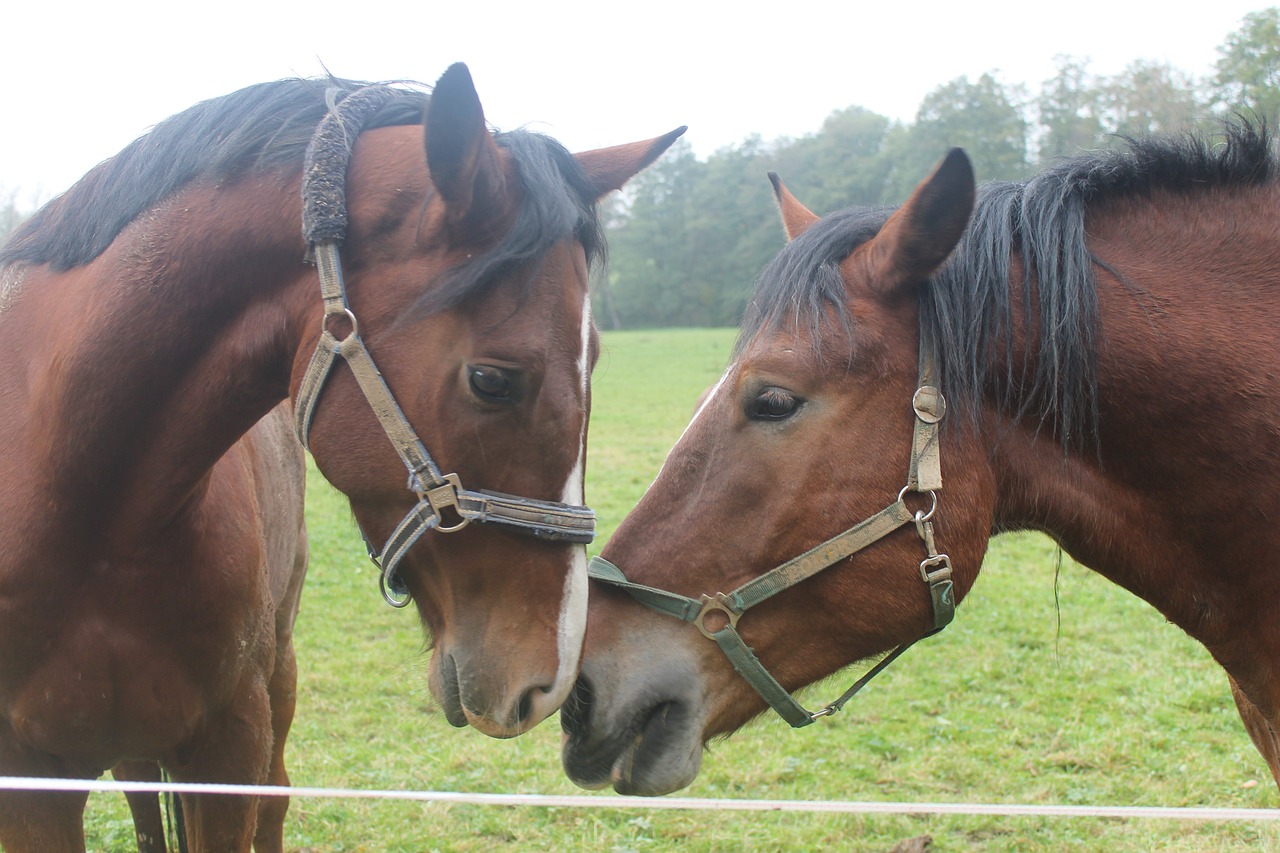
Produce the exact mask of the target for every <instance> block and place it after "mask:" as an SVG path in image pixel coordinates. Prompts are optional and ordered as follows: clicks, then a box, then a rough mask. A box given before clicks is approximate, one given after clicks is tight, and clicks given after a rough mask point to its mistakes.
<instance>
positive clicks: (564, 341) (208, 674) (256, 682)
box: [0, 65, 679, 853]
mask: <svg viewBox="0 0 1280 853" xmlns="http://www.w3.org/2000/svg"><path fill="white" fill-rule="evenodd" d="M331 106H332V107H333V110H332V112H330V107H331ZM678 135H679V131H676V132H673V133H670V134H667V135H666V136H663V137H659V138H657V139H654V140H651V141H648V142H641V143H635V144H632V145H624V146H619V147H616V148H608V149H601V150H597V151H592V152H587V153H583V154H579V155H576V156H575V155H571V154H569V153H568V152H567V151H565V150H564V148H563V147H561V146H560V145H559V144H558V143H556V142H554V141H553V140H550V139H548V138H546V137H543V136H540V135H537V134H532V133H527V132H515V133H508V134H496V135H495V134H492V133H490V131H489V130H488V128H487V127H486V125H485V121H484V115H483V111H482V109H481V106H480V102H479V99H478V97H477V96H476V92H475V88H474V86H473V85H472V82H471V78H470V75H469V73H468V72H467V70H466V68H465V67H464V66H461V65H457V66H453V67H451V68H450V69H449V70H448V71H446V72H445V74H444V75H443V76H442V77H441V79H440V81H439V82H438V83H437V85H436V87H435V89H434V92H433V94H432V95H431V96H430V97H428V95H427V94H425V93H424V92H422V91H419V90H415V89H411V88H407V87H386V86H368V85H365V84H354V83H350V82H346V81H340V80H320V81H306V80H289V81H281V82H277V83H267V84H261V85H258V86H253V87H250V88H248V89H245V90H242V91H240V92H237V93H234V94H232V95H229V96H226V97H224V98H219V99H215V100H212V101H207V102H204V103H201V104H198V105H196V106H195V107H192V108H191V109H189V110H187V111H186V112H183V113H180V114H179V115H177V116H174V117H173V118H171V119H168V120H166V121H165V122H162V123H161V124H159V125H157V127H156V128H155V129H154V130H153V131H151V132H150V133H148V134H147V135H146V136H144V137H142V138H140V139H139V140H138V141H136V142H135V143H133V144H132V145H130V146H129V147H127V148H126V149H124V150H123V151H122V152H120V154H118V155H117V156H116V157H114V158H112V159H110V160H108V161H106V162H104V163H103V164H101V165H100V166H98V167H97V168H95V169H94V170H93V171H91V172H90V173H89V174H88V175H86V176H85V178H83V179H82V180H81V181H80V182H79V183H78V184H77V185H76V186H74V187H73V188H72V189H70V190H69V191H68V192H67V193H66V194H64V195H63V196H61V197H60V198H58V199H55V200H54V201H53V202H51V203H50V204H49V205H47V206H46V207H45V208H44V209H43V210H41V211H40V212H38V213H37V214H36V215H35V216H34V217H33V218H32V219H31V220H30V221H28V222H27V223H26V224H25V225H24V226H23V228H22V229H21V230H20V231H19V232H18V233H17V234H16V235H14V237H13V238H12V239H11V240H10V241H9V242H8V243H7V244H6V245H5V247H4V248H3V251H0V284H2V285H3V287H2V289H0V332H3V334H0V350H2V351H3V354H4V357H5V358H6V360H7V364H8V369H7V370H6V371H4V374H3V376H2V377H0V412H3V415H0V417H3V419H4V425H5V435H6V441H5V442H4V446H3V448H0V466H3V468H2V470H3V471H4V477H3V478H2V481H3V484H4V485H3V487H0V523H2V524H3V525H4V529H5V534H6V543H7V547H6V549H5V552H4V555H3V556H2V557H0V775H4V776H57V777H65V776H70V777H77V778H93V777H96V776H97V775H99V774H101V773H102V772H103V771H105V770H107V769H109V768H112V767H117V768H118V770H119V773H120V774H121V775H123V776H126V777H137V776H141V777H144V778H154V775H155V773H156V768H157V767H163V768H164V769H165V770H167V771H168V772H169V774H170V775H171V776H172V778H173V779H174V780H176V781H180V782H228V783H272V784H287V782H288V777H287V774H286V772H285V768H284V763H283V749H284V742H285V737H286V735H287V732H288V728H289V724H290V722H291V717H292V713H293V700H294V689H295V678H294V672H295V670H294V661H293V652H292V646H291V632H292V624H293V617H294V614H295V612H296V609H297V603H298V597H299V590H300V587H301V584H302V580H303V575H304V571H305V564H306V559H305V555H306V547H305V535H304V532H303V526H302V513H301V505H302V489H303V470H304V469H303V465H302V459H303V456H302V451H301V448H300V446H299V442H298V438H297V437H296V435H295V433H298V434H301V435H303V437H304V439H305V440H306V441H308V442H309V445H310V449H311V451H312V454H313V456H314V458H315V461H316V464H317V466H318V467H319V468H320V470H321V471H322V472H323V473H324V475H325V476H326V477H327V478H329V479H330V480H331V481H332V482H333V483H334V484H335V485H336V486H337V487H338V488H339V489H341V490H342V491H344V492H345V493H346V494H347V495H348V497H349V498H350V501H351V506H352V510H353V512H354V514H355V516H356V519H357V521H358V522H359V524H360V526H361V528H362V530H363V532H364V535H365V536H366V538H367V539H368V541H369V542H370V543H372V548H371V550H373V551H375V552H376V553H377V554H378V555H379V557H380V558H381V559H382V565H383V567H384V575H383V581H384V584H385V585H386V586H387V590H386V592H387V595H388V597H389V598H390V599H391V600H394V601H396V602H397V603H403V602H405V601H406V600H408V599H412V601H413V602H414V603H415V604H416V606H417V608H418V610H419V613H420V614H421V616H422V619H423V621H424V623H425V624H426V626H427V628H428V630H429V631H430V632H431V634H432V636H433V639H434V648H435V652H434V655H433V658H432V666H431V678H430V681H431V686H432V689H433V691H434V692H435V694H436V696H437V697H438V699H439V701H440V703H441V705H442V706H443V708H444V710H445V713H446V714H447V716H448V718H449V719H450V721H451V722H454V723H455V724H458V725H464V724H466V723H468V722H469V723H472V724H473V725H475V726H476V727H478V728H480V729H481V730H483V731H485V732H487V733H489V734H492V735H496V736H510V735H515V734H519V733H520V732H522V731H525V730H526V729H528V728H529V727H531V726H532V725H534V724H536V723H537V722H538V721H539V720H541V719H542V718H543V717H545V716H546V715H547V714H549V713H550V712H551V711H552V710H554V709H555V708H556V707H557V706H558V705H559V704H560V702H561V700H562V699H563V698H564V696H565V695H566V694H567V693H568V692H569V690H570V688H571V686H572V684H573V682H574V678H575V676H576V671H577V662H578V655H579V651H580V646H581V642H582V632H583V626H584V623H585V608H586V583H587V582H586V559H585V552H584V546H583V544H582V542H583V540H585V539H586V538H589V537H590V535H591V532H592V529H593V519H592V517H591V515H590V512H589V511H588V510H586V509H585V507H583V506H581V504H582V503H583V495H582V477H583V466H584V464H585V459H584V453H585V451H584V448H585V439H586V424H587V416H588V410H589V403H590V397H589V385H588V377H589V372H590V369H591V365H592V363H593V361H594V359H595V355H596V349H597V342H596V335H595V330H594V327H593V324H592V322H591V317H590V312H589V301H588V295H587V277H588V268H589V265H590V263H591V262H592V261H594V260H595V259H596V258H597V257H598V256H599V255H600V250H601V239H600V229H599V225H598V222H597V219H596V216H595V202H596V201H597V200H598V199H599V198H600V197H601V196H602V195H604V194H605V193H608V192H610V191H612V190H615V189H617V188H618V187H620V186H621V185H622V184H623V183H624V182H625V181H626V180H627V179H628V178H629V177H631V176H632V175H634V174H635V173H636V172H638V171H639V170H640V169H642V168H643V167H644V166H645V165H647V164H648V163H649V162H651V161H652V160H653V159H654V158H656V157H657V156H658V155H659V154H660V153H661V152H662V151H663V150H664V149H665V148H666V147H667V146H668V145H669V144H670V143H671V142H672V141H673V140H674V139H675V138H676V136H678ZM304 196H305V198H304ZM300 223H303V224H304V226H305V229H306V230H305V233H304V230H303V227H300ZM295 403H296V405H293V404H295ZM419 433H421V435H422V438H421V439H419V438H418V434H419ZM406 466H408V468H407V469H406ZM406 484H408V486H409V488H406ZM436 527H439V528H441V529H442V530H443V529H445V528H448V529H450V530H453V531H454V532H452V533H447V534H446V533H442V532H439V531H436V530H435V529H434V528H436ZM371 577H376V574H372V573H371ZM85 800H86V796H85V795H84V794H42V793H36V792H25V793H23V792H18V793H0V846H3V847H4V849H5V850H7V851H11V853H18V851H32V850H40V851H50V850H55V851H63V850H73V851H74V850H82V849H83V848H84V836H83V829H82V812H83V808H84V804H85ZM182 802H183V805H184V811H185V815H186V826H187V837H188V839H189V840H190V842H191V844H192V847H193V848H194V849H216V850H244V849H247V848H248V847H249V845H250V844H251V843H253V844H254V846H256V848H257V849H258V850H279V849H281V847H282V837H281V835H282V824H283V819H284V810H285V808H286V805H287V801H286V800H283V799H272V800H270V801H269V802H268V801H264V803H263V804H262V805H261V807H259V804H258V802H257V801H256V800H255V799H254V798H250V797H238V796H184V797H183V798H182ZM153 821H154V815H152V816H151V819H150V820H149V821H144V822H143V823H145V824H147V826H141V825H140V830H143V831H145V832H146V833H147V834H149V835H150V834H154V833H152V832H151V831H150V829H151V823H152V822H153ZM162 848H163V842H160V843H159V847H158V849H162Z"/></svg>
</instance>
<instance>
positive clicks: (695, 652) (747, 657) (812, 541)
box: [561, 124, 1280, 794]
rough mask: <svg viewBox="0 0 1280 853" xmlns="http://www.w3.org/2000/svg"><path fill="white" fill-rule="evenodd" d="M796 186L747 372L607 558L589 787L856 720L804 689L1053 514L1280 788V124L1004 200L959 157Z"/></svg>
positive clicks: (1128, 151) (1048, 180)
mask: <svg viewBox="0 0 1280 853" xmlns="http://www.w3.org/2000/svg"><path fill="white" fill-rule="evenodd" d="M775 189H776V192H777V195H778V199H779V204H780V207H781V210H782V218H783V223H784V225H785V227H786V230H787V232H788V234H789V236H790V237H791V240H790V242H789V243H788V244H787V245H786V246H785V247H784V249H783V250H782V251H781V252H780V253H779V255H778V256H777V257H776V258H775V259H774V260H773V261H772V262H771V264H770V265H769V266H768V267H767V268H766V269H765V270H764V272H763V274H762V275H761V278H760V280H759V282H758V284H757V288H756V291H755V293H754V296H753V298H752V300H751V302H750V305H749V308H748V312H747V316H746V318H745V320H744V323H743V327H742V331H741V336H740V339H739V343H738V346H737V348H736V351H735V353H734V356H733V359H732V361H731V363H730V365H729V367H728V369H727V370H726V372H725V373H724V375H723V377H722V379H721V380H720V382H719V384H718V385H717V386H716V387H715V389H714V390H713V391H712V393H711V394H710V395H709V396H708V398H707V399H706V401H705V403H704V404H703V405H702V407H701V408H700V410H699V411H698V413H697V414H696V415H695V417H694V419H693V421H692V422H691V423H690V425H689V426H688V428H687V430H686V431H685V433H684V435H683V436H682V438H681V439H680V440H679V442H678V443H677V444H676V446H675V447H674V448H673V449H672V451H671V453H670V455H669V456H668V458H667V460H666V462H665V464H664V466H663V468H662V470H661V472H660V473H659V475H658V477H657V479H656V480H655V481H654V483H653V485H652V486H651V488H650V489H649V490H648V491H647V492H646V494H645V495H644V497H643V498H642V500H641V501H640V503H639V504H638V506H637V507H636V508H635V510H634V511H633V512H632V513H631V514H630V515H629V516H628V517H627V518H626V520H625V521H624V522H623V524H622V525H621V526H620V527H619V528H618V530H617V532H616V533H615V535H614V536H613V538H612V539H611V540H610V542H609V543H608V545H607V546H606V548H605V549H604V552H603V555H602V558H603V559H601V560H599V561H597V562H593V565H592V577H593V578H594V579H596V580H597V581H598V582H597V583H595V584H593V592H592V604H591V612H590V617H589V620H588V629H587V643H586V647H585V650H584V655H583V663H582V674H581V676H580V680H579V684H578V687H577V689H576V690H575V693H574V696H573V697H571V699H570V701H569V702H568V703H566V706H565V710H564V711H563V712H562V714H561V720H562V725H563V728H564V731H565V744H564V750H563V760H564V766H565V769H566V771H567V772H568V774H569V775H570V777H572V778H573V779H574V780H575V781H576V782H578V783H579V784H581V785H584V786H588V787H598V786H604V785H607V784H610V783H612V784H613V786H614V788H615V789H617V790H618V791H620V792H624V793H638V794H662V793H666V792H669V791H673V790H676V789H678V788H680V787H682V786H685V785H687V784H689V783H690V781H692V780H693V778H694V777H695V776H696V774H697V772H698V769H699V766H700V762H701V756H702V749H703V745H704V743H705V742H706V741H707V740H708V739H710V738H712V737H714V736H716V735H720V734H725V733H728V732H732V731H734V730H736V729H738V728H739V727H741V726H742V725H743V724H745V723H746V722H747V721H748V720H749V719H750V718H752V717H754V716H756V715H757V714H758V713H760V712H761V711H762V710H763V709H765V708H766V707H767V706H772V707H774V708H775V709H777V710H778V711H779V713H780V714H782V715H783V716H784V717H785V718H786V719H787V720H788V721H789V722H791V723H792V725H796V726H802V725H807V724H809V723H811V722H813V721H815V720H817V719H819V718H820V717H822V716H824V715H826V714H829V713H833V712H834V711H836V710H838V709H839V707H840V706H841V705H842V704H843V703H844V701H846V700H847V698H848V697H849V696H850V695H851V694H852V693H853V692H855V691H856V689H857V688H858V687H859V686H860V685H861V684H862V683H865V680H863V679H860V680H859V681H858V682H857V683H856V684H855V685H854V687H853V688H851V689H850V691H849V693H846V694H845V696H842V697H840V699H838V700H836V701H835V702H832V703H831V704H830V705H828V706H826V707H823V708H819V709H817V710H815V711H810V710H807V709H805V708H804V707H803V706H802V705H800V704H799V703H798V702H797V701H796V700H795V699H794V698H793V697H792V696H791V695H790V694H791V692H792V691H795V690H796V689H798V688H800V687H802V686H804V685H806V684H810V683H812V682H814V681H816V680H818V679H820V678H822V677H824V676H826V675H828V674H830V673H832V672H834V671H835V670H837V669H839V668H841V667H843V666H845V665H847V664H849V663H851V662H853V661H856V660H861V659H864V658H868V657H870V656H873V655H876V654H880V653H883V652H886V651H888V650H891V651H890V657H892V656H894V655H896V654H898V653H899V652H901V651H902V650H903V649H905V648H906V646H908V645H910V644H911V643H912V642H914V641H915V640H917V639H920V638H921V637H923V636H926V635H929V634H931V633H935V632H937V631H939V630H941V629H943V628H944V627H945V625H946V624H947V622H949V621H950V620H951V618H952V616H953V615H954V611H955V604H956V602H957V601H958V600H960V599H963V597H964V595H965V594H966V593H967V592H968V590H969V589H970V588H971V587H972V585H973V583H974V579H975V577H976V575H977V573H978V570H979V567H980V565H981V561H982V557H983V554H984V553H985V549H986V544H987V540H988V538H989V537H990V536H991V535H992V534H993V533H996V532H1001V531H1009V530H1020V529H1032V530H1042V531H1046V532H1048V533H1049V534H1050V535H1052V536H1053V537H1054V538H1055V539H1056V540H1057V541H1058V542H1059V543H1061V545H1062V546H1063V547H1064V548H1065V549H1066V550H1067V551H1068V552H1069V553H1071V554H1072V555H1073V556H1074V557H1075V558H1077V559H1078V560H1079V561H1080V562H1082V563H1084V564H1085V565H1088V566H1090V567H1092V568H1093V569H1095V570H1096V571H1098V572H1100V573H1102V574H1103V575H1105V576H1106V577H1108V578H1109V579H1111V580H1112V581H1114V582H1116V583H1118V584H1120V585H1122V586H1124V587H1125V588H1127V589H1129V590H1131V591H1132V592H1134V593H1135V594H1137V595H1139V596H1141V597H1142V598H1144V599H1145V600H1147V601H1148V602H1150V603H1151V604H1153V605H1154V606H1155V607H1156V608H1158V609H1159V610H1160V612H1162V613H1163V614H1164V615H1165V616H1166V617H1167V618H1168V619H1170V620H1171V621H1172V622H1174V623H1176V624H1178V625H1180V626H1181V627H1182V628H1184V629H1185V630H1186V631H1187V632H1188V633H1189V634H1191V635H1192V636H1194V637H1195V638H1197V639H1198V640H1199V641H1200V642H1202V643H1203V644H1204V645H1205V646H1206V647H1207V648H1208V650H1209V651H1210V652H1211V653H1212V654H1213V656H1214V657H1215V658H1216V659H1217V661H1218V662H1219V663H1220V664H1221V665H1222V666H1223V667H1224V668H1225V669H1226V671H1227V674H1228V677H1229V679H1230V683H1231V689H1232V693H1233V695H1234V697H1235V700H1236V704H1237V706H1238V708H1239V711H1240V714H1241V716H1242V717H1243V719H1244V722H1245V725H1246V728H1247V729H1248V731H1249V733H1250V735H1251V736H1252V738H1253V740H1254V743H1255V744H1256V745H1257V747H1258V749H1259V750H1260V751H1261V753H1262V755H1263V756H1264V758H1265V759H1266V761H1267V763H1268V764H1269V766H1270V768H1271V771H1272V774H1273V775H1275V776H1276V777H1277V781H1278V782H1280V741H1278V740H1277V734H1276V733H1277V730H1278V728H1280V618H1277V615H1278V614H1280V576H1278V575H1277V574H1276V573H1275V572H1274V571H1273V570H1272V569H1271V567H1270V565H1269V564H1268V562H1267V560H1266V558H1265V555H1268V554H1270V553H1272V552H1273V550H1274V549H1275V546H1276V545H1277V544H1278V543H1277V538H1278V536H1280V534H1277V533H1276V529H1275V526H1274V525H1271V524H1268V523H1266V519H1267V518H1270V517H1272V516H1273V515H1274V514H1275V513H1276V512H1277V511H1278V510H1280V497H1277V496H1276V495H1275V494H1273V493H1272V492H1270V491H1269V490H1267V489H1266V488H1256V484H1260V483H1261V484H1265V483H1268V482H1273V481H1275V480H1276V479H1277V478H1280V429H1278V428H1277V425H1276V418H1275V414H1276V408H1275V405H1274V401H1275V400H1277V399H1280V356H1278V355H1277V351H1276V348H1275V346H1274V345H1273V342H1272V340H1271V335H1270V332H1269V330H1271V329H1273V328H1276V327H1277V325H1280V224H1277V222H1276V219H1275V217H1270V216H1265V215H1259V211H1270V210H1275V209H1276V208H1277V205H1278V204H1280V185H1278V184H1277V168H1276V158H1275V155H1274V153H1273V150H1272V146H1271V144H1270V140H1269V138H1268V134H1267V132H1266V131H1265V129H1263V128H1256V127H1251V126H1248V125H1245V124H1236V125H1233V126H1231V127H1229V128H1228V129H1227V138H1226V141H1225V144H1223V145H1221V146H1213V145H1210V144H1209V143H1208V142H1205V141H1203V140H1192V139H1161V138H1156V139H1149V140H1139V141H1134V142H1132V143H1131V144H1130V145H1129V147H1127V148H1125V149H1121V150H1118V151H1113V152H1105V153H1097V154H1091V155H1088V156H1085V157H1082V158H1080V159H1075V160H1071V161H1067V162H1064V163H1062V164H1060V165H1058V166H1055V167H1053V168H1052V169H1050V170H1049V171H1047V172H1045V173H1043V174H1041V175H1039V176H1037V177H1035V178H1033V179H1031V180H1030V181H1028V182H1027V183H1025V184H995V185H989V186H987V187H985V188H983V189H982V191H980V192H977V191H976V190H975V185H974V178H973V173H972V169H971V167H970V164H969V161H968V159H967V158H966V157H965V155H964V154H963V153H962V152H960V151H958V150H956V151H952V152H951V153H950V154H949V155H948V156H947V157H946V158H945V159H944V160H943V162H942V163H941V165H940V166H939V167H938V169H937V170H936V171H935V173H934V174H933V175H932V176H931V177H929V178H928V179H927V180H925V181H924V182H923V183H922V184H921V185H920V186H919V187H918V188H917V189H916V191H915V192H914V194H913V195H912V197H911V198H910V199H909V200H908V201H907V202H906V204H905V205H904V206H903V207H901V208H900V209H898V210H897V211H896V212H892V213H890V212H888V211H884V210H865V209H854V210H846V211H842V212H838V213H835V214H831V215H829V216H826V217H821V218H820V217H818V216H816V215H815V214H813V213H811V212H810V211H808V210H807V209H806V208H804V206H803V205H801V204H800V203H799V202H798V201H797V200H796V199H795V198H794V197H793V196H792V195H791V194H790V193H789V192H787V191H786V190H785V188H784V187H782V185H781V183H780V182H776V181H775ZM944 482H945V489H944V488H943V485H944ZM1250 484H1254V485H1253V486H1251V485H1250ZM655 611H657V612H655ZM677 620H682V621H684V622H690V623H693V624H691V625H683V624H681V621H677ZM704 635H705V637H704ZM945 636H946V635H945V634H943V635H942V638H940V639H939V640H935V641H934V643H938V642H944V641H945ZM707 638H710V640H711V641H710V642H709V641H708V639H707ZM928 653H929V652H928V651H923V652H921V654H928ZM879 668H880V667H877V668H876V669H875V670H873V673H872V674H874V672H875V671H879Z"/></svg>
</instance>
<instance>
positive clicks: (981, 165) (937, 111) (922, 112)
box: [886, 74, 1029, 204]
mask: <svg viewBox="0 0 1280 853" xmlns="http://www.w3.org/2000/svg"><path fill="white" fill-rule="evenodd" d="M1025 97H1026V96H1025V93H1024V91H1023V89H1022V87H1021V86H1005V85H1003V84H1002V83H1000V82H999V81H998V80H996V78H995V77H994V76H992V75H991V74H983V75H982V76H981V77H979V78H978V79H977V80H976V81H972V82H971V81H970V80H969V78H968V77H958V78H956V79H955V80H952V81H951V82H950V83H945V84H943V85H942V86H939V87H938V88H937V89H934V90H933V91H932V92H930V93H929V94H927V95H925V97H924V101H923V102H921V104H920V109H919V110H918V111H917V112H916V121H915V124H914V125H912V126H911V127H909V128H908V129H907V130H906V133H905V134H901V135H894V136H895V137H896V138H893V137H891V141H892V142H893V143H894V146H893V149H894V150H891V151H890V152H889V156H888V157H887V158H886V159H887V162H889V163H892V164H893V172H892V173H891V175H890V176H889V180H888V185H887V192H886V195H887V196H888V200H889V201H891V202H893V203H895V204H897V203H901V202H902V201H903V200H904V199H906V197H907V195H909V194H910V192H911V190H912V189H913V188H914V187H915V186H916V184H918V183H919V182H920V180H921V179H922V178H924V176H925V175H927V174H928V173H929V172H930V170H932V168H933V167H934V165H935V164H937V162H938V160H940V159H941V158H942V155H943V154H945V153H946V151H947V149H948V148H951V147H960V148H963V149H965V152H966V153H967V154H968V155H969V159H970V160H972V161H973V168H974V171H975V172H976V173H977V175H978V179H979V180H983V181H986V180H1017V179H1019V178H1023V177H1025V176H1026V175H1027V173H1028V171H1029V163H1028V158H1027V135H1028V130H1029V127H1028V124H1029V123H1028V121H1027V119H1026V116H1025V114H1024V112H1023V108H1022V104H1023V102H1024V100H1025Z"/></svg>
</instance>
